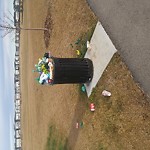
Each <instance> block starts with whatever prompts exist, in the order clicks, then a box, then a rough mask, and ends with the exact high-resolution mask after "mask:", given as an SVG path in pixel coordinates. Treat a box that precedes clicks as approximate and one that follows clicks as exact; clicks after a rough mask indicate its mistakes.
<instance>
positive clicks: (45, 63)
mask: <svg viewBox="0 0 150 150" xmlns="http://www.w3.org/2000/svg"><path fill="white" fill-rule="evenodd" d="M53 69H54V64H53V59H52V57H51V55H50V53H45V54H44V56H43V57H42V58H39V61H38V63H37V64H35V70H33V71H34V72H38V73H39V76H38V77H37V78H36V80H37V81H38V83H40V84H50V85H51V84H53Z"/></svg>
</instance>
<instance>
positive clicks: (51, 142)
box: [45, 125, 68, 150]
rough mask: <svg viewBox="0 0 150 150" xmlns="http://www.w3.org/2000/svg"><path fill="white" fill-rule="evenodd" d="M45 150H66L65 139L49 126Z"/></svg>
mask: <svg viewBox="0 0 150 150" xmlns="http://www.w3.org/2000/svg"><path fill="white" fill-rule="evenodd" d="M45 150H68V149H67V139H66V138H64V137H63V135H61V134H60V133H59V131H57V130H56V128H55V127H54V126H52V125H51V126H49V134H48V138H47V143H46V148H45Z"/></svg>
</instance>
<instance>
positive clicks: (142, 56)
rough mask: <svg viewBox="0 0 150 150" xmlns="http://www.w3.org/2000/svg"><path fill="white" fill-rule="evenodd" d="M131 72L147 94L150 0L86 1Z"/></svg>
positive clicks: (149, 55) (149, 49)
mask: <svg viewBox="0 0 150 150" xmlns="http://www.w3.org/2000/svg"><path fill="white" fill-rule="evenodd" d="M87 2H88V3H89V4H90V6H91V8H92V9H93V11H94V13H95V14H96V15H97V16H98V18H99V20H100V22H101V23H102V25H103V27H104V29H105V30H106V32H107V34H108V35H109V37H110V39H111V40H112V42H113V43H114V45H115V47H116V48H117V50H118V51H119V53H120V54H121V56H122V57H123V59H124V61H125V63H126V64H127V66H128V67H129V69H130V70H131V72H132V74H133V77H134V79H135V80H136V81H137V82H139V83H140V86H141V87H142V88H143V90H144V91H145V92H146V93H147V94H148V95H150V1H149V0H126V1H123V0H111V1H110V0H87Z"/></svg>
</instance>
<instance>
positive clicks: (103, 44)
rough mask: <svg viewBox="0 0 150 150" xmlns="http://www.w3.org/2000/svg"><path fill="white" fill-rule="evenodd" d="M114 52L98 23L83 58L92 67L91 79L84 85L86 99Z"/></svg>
mask: <svg viewBox="0 0 150 150" xmlns="http://www.w3.org/2000/svg"><path fill="white" fill-rule="evenodd" d="M116 51H117V50H116V48H115V47H114V45H113V43H112V42H111V40H110V38H109V37H108V35H107V33H106V32H105V30H104V28H103V27H102V25H101V23H100V22H98V23H97V25H96V28H95V30H94V33H93V36H92V38H91V41H90V48H88V50H87V52H86V54H85V58H89V59H91V60H92V62H93V66H94V73H93V79H92V81H91V82H90V83H88V84H85V87H86V91H87V95H88V97H89V96H90V94H91V92H92V90H93V88H94V87H95V86H96V84H97V82H98V81H99V79H100V77H101V76H102V74H103V72H104V70H105V68H106V67H107V65H108V63H109V62H110V60H111V58H112V57H113V55H114V53H115V52H116Z"/></svg>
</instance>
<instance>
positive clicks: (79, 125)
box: [76, 121, 83, 129]
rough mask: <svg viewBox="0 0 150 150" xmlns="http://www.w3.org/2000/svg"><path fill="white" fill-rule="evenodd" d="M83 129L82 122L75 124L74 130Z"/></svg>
mask: <svg viewBox="0 0 150 150" xmlns="http://www.w3.org/2000/svg"><path fill="white" fill-rule="evenodd" d="M79 127H80V128H83V121H81V122H76V129H78V128H79Z"/></svg>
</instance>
